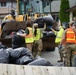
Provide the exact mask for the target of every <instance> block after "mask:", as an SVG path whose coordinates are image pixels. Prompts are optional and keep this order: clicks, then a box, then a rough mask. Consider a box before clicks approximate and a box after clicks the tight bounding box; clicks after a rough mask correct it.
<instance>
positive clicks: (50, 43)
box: [0, 18, 57, 51]
mask: <svg viewBox="0 0 76 75" xmlns="http://www.w3.org/2000/svg"><path fill="white" fill-rule="evenodd" d="M40 21H41V22H40ZM34 22H36V23H38V24H39V28H40V27H41V28H42V27H44V22H45V23H46V29H45V30H44V31H43V38H42V41H43V50H49V51H54V49H55V47H56V44H55V37H56V36H55V35H54V33H53V32H52V31H51V30H50V28H49V26H52V28H54V29H55V28H56V26H57V23H56V22H55V21H54V20H49V21H46V20H44V19H43V18H42V19H40V18H39V22H38V19H36V20H35V21H34ZM25 28H26V25H25V21H24V22H17V21H5V22H4V23H2V25H1V29H2V34H1V39H0V41H1V42H2V44H3V45H6V46H7V47H12V35H11V33H12V32H13V31H15V32H17V31H19V30H20V29H25ZM49 31H50V33H49V34H48V32H49ZM22 46H25V45H22Z"/></svg>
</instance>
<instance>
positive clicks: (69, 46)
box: [60, 22, 76, 66]
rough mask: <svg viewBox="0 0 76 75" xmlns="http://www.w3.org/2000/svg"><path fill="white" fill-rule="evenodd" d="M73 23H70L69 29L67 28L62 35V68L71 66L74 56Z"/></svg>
mask: <svg viewBox="0 0 76 75" xmlns="http://www.w3.org/2000/svg"><path fill="white" fill-rule="evenodd" d="M73 23H74V22H70V23H69V26H70V28H67V29H66V30H65V32H64V34H63V38H62V41H61V42H60V44H64V47H63V48H62V50H61V53H62V56H63V60H64V66H73V65H74V61H73V58H74V56H75V55H76V54H75V51H76V24H75V23H74V24H73Z"/></svg>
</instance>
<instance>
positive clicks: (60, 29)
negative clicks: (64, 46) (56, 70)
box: [51, 24, 64, 62]
mask: <svg viewBox="0 0 76 75" xmlns="http://www.w3.org/2000/svg"><path fill="white" fill-rule="evenodd" d="M51 30H52V31H53V32H54V33H55V35H56V38H55V43H56V44H57V46H58V49H59V54H60V60H58V62H63V59H62V54H61V52H60V50H61V45H60V42H61V39H62V35H63V32H64V26H61V25H60V24H58V31H56V30H54V29H53V28H51Z"/></svg>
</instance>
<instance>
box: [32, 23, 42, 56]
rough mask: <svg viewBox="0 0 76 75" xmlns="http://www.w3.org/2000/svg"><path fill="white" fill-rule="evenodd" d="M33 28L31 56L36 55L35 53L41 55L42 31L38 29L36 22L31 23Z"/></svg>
mask: <svg viewBox="0 0 76 75" xmlns="http://www.w3.org/2000/svg"><path fill="white" fill-rule="evenodd" d="M33 26H34V29H33V33H34V45H33V56H34V57H36V55H39V56H40V55H41V50H42V48H43V44H42V39H41V37H42V32H41V30H40V28H38V24H37V23H35V24H33Z"/></svg>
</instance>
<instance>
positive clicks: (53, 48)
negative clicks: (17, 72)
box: [46, 47, 55, 51]
mask: <svg viewBox="0 0 76 75" xmlns="http://www.w3.org/2000/svg"><path fill="white" fill-rule="evenodd" d="M46 51H55V47H47V48H46Z"/></svg>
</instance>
